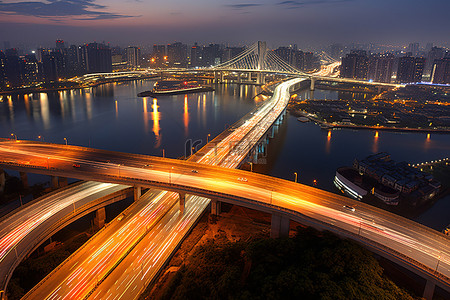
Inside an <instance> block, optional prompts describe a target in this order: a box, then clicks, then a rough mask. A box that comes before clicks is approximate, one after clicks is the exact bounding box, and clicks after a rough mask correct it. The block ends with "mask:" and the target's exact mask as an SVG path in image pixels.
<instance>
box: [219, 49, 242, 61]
mask: <svg viewBox="0 0 450 300" xmlns="http://www.w3.org/2000/svg"><path fill="white" fill-rule="evenodd" d="M244 50H245V48H244V47H227V48H225V49H223V53H222V62H226V61H229V60H230V59H232V58H233V57H236V56H238V55H239V54H240V53H241V52H242V51H244Z"/></svg>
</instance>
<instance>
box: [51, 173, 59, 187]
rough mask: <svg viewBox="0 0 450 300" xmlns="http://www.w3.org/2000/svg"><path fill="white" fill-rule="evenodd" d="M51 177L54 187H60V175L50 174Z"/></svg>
mask: <svg viewBox="0 0 450 300" xmlns="http://www.w3.org/2000/svg"><path fill="white" fill-rule="evenodd" d="M50 178H51V179H50V182H51V187H52V189H57V188H58V187H59V183H58V176H50Z"/></svg>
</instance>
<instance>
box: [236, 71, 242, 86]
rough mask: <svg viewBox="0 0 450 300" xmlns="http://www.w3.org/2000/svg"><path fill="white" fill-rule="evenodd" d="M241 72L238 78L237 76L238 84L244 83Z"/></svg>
mask: <svg viewBox="0 0 450 300" xmlns="http://www.w3.org/2000/svg"><path fill="white" fill-rule="evenodd" d="M241 75H242V74H241V73H238V78H237V83H238V84H241V83H242V80H241Z"/></svg>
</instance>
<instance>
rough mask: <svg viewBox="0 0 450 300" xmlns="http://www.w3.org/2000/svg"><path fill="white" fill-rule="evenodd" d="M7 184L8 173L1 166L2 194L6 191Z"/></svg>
mask: <svg viewBox="0 0 450 300" xmlns="http://www.w3.org/2000/svg"><path fill="white" fill-rule="evenodd" d="M5 184H6V174H5V171H3V169H2V168H0V194H2V193H3V192H4V191H5Z"/></svg>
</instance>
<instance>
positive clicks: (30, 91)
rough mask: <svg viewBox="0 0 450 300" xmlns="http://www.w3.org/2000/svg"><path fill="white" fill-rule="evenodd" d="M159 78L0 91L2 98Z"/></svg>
mask: <svg viewBox="0 0 450 300" xmlns="http://www.w3.org/2000/svg"><path fill="white" fill-rule="evenodd" d="M157 77H159V76H154V75H152V76H145V77H142V78H119V79H113V80H106V81H102V82H96V83H94V84H89V85H87V86H82V85H80V86H73V87H55V88H43V89H37V88H26V89H20V90H9V91H0V96H12V95H25V94H34V93H48V92H58V91H67V90H82V89H88V88H93V87H97V86H100V85H102V84H107V83H114V82H125V81H134V80H145V79H153V78H157Z"/></svg>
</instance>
